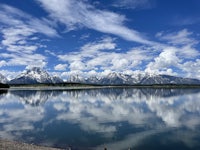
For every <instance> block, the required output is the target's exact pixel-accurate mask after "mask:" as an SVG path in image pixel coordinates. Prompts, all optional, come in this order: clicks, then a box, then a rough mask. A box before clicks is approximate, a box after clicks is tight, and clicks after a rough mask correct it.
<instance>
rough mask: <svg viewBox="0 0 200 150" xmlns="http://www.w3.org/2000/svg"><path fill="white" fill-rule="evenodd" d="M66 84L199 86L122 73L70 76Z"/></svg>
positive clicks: (184, 80) (172, 78) (178, 79)
mask: <svg viewBox="0 0 200 150" xmlns="http://www.w3.org/2000/svg"><path fill="white" fill-rule="evenodd" d="M68 82H79V83H89V84H100V85H135V84H142V85H149V84H200V80H197V79H190V78H182V77H175V76H170V75H158V74H148V73H144V74H132V75H128V74H123V73H116V72H113V73H109V74H108V75H106V76H101V77H97V76H92V77H89V78H81V77H80V76H72V77H70V80H68Z"/></svg>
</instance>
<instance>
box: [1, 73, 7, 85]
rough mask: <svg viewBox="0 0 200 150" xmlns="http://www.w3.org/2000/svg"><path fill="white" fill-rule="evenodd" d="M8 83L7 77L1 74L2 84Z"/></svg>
mask: <svg viewBox="0 0 200 150" xmlns="http://www.w3.org/2000/svg"><path fill="white" fill-rule="evenodd" d="M7 82H8V79H7V78H6V77H5V76H3V75H2V74H0V83H4V84H5V83H7Z"/></svg>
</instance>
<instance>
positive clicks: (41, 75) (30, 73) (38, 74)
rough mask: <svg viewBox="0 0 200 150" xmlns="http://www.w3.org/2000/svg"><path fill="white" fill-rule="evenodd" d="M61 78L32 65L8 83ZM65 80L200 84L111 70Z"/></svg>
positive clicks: (175, 78)
mask: <svg viewBox="0 0 200 150" xmlns="http://www.w3.org/2000/svg"><path fill="white" fill-rule="evenodd" d="M0 81H1V82H2V83H6V82H7V79H6V78H5V77H3V76H1V75H0ZM62 82H63V80H62V79H60V78H59V77H56V76H51V75H49V73H48V72H46V71H45V70H43V69H41V68H39V67H34V68H32V69H29V70H26V71H24V72H23V73H21V74H20V75H18V76H17V77H16V78H15V79H13V80H11V81H9V82H8V83H10V84H36V83H62ZM67 82H74V83H86V84H99V85H136V84H141V85H149V84H200V80H197V79H190V78H182V77H175V76H170V75H159V74H148V73H137V74H124V73H119V72H112V73H109V74H107V75H104V76H94V75H93V76H91V77H88V78H85V77H83V76H81V75H72V76H70V77H69V78H68V80H67Z"/></svg>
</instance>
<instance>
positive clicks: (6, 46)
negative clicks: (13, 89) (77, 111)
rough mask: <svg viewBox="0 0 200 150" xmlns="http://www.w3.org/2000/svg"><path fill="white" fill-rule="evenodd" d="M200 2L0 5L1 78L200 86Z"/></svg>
mask: <svg viewBox="0 0 200 150" xmlns="http://www.w3.org/2000/svg"><path fill="white" fill-rule="evenodd" d="M199 26H200V1H199V0H123V1H121V0H109V1H103V0H26V1H22V0H0V73H1V74H3V75H5V76H6V77H8V78H9V79H12V78H14V77H16V76H17V75H18V74H19V73H21V72H22V71H23V70H25V69H29V68H32V67H41V68H44V69H45V70H47V71H48V72H50V73H51V74H53V75H58V76H60V77H61V78H62V79H67V78H68V77H69V76H70V75H74V74H78V75H82V76H93V75H106V74H108V73H110V72H121V73H126V74H133V73H151V74H168V75H175V76H181V77H190V78H198V79H200V55H199V54H200V44H199V38H200V28H199Z"/></svg>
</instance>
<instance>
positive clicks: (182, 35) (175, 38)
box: [156, 29, 198, 45]
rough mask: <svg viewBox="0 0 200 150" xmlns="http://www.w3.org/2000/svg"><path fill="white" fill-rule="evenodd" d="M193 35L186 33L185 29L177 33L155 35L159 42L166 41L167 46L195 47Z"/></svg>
mask: <svg viewBox="0 0 200 150" xmlns="http://www.w3.org/2000/svg"><path fill="white" fill-rule="evenodd" d="M192 35H193V33H192V32H190V31H188V30H187V29H183V30H180V31H178V32H172V33H168V34H166V33H164V32H159V33H157V35H156V36H157V37H158V38H160V39H161V40H166V41H168V43H169V44H173V45H195V44H197V43H198V41H197V40H196V39H194V38H193V37H192Z"/></svg>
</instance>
